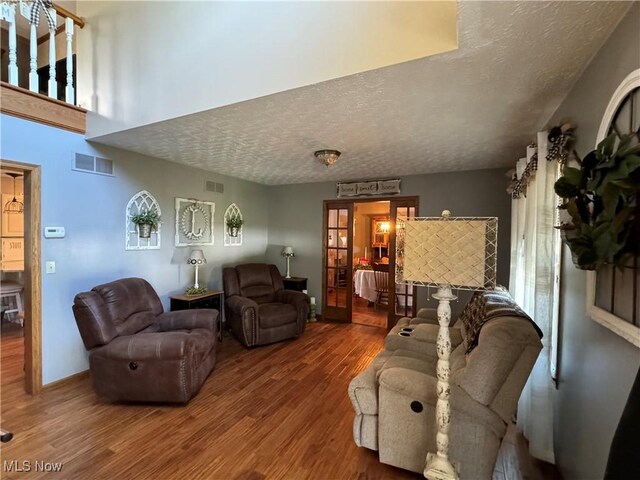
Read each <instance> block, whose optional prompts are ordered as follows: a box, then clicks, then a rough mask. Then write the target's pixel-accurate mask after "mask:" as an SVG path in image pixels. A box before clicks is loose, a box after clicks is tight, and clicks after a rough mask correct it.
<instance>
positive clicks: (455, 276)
mask: <svg viewBox="0 0 640 480" xmlns="http://www.w3.org/2000/svg"><path fill="white" fill-rule="evenodd" d="M397 230H398V239H397V252H396V257H397V267H396V282H397V283H413V284H416V285H424V286H427V285H429V286H430V285H433V286H440V285H449V286H451V287H453V288H458V289H463V290H483V289H491V288H494V287H495V283H496V254H497V230H498V219H497V218H495V217H485V218H481V217H435V218H429V217H425V218H414V219H410V220H405V221H404V222H399V225H398V229H397Z"/></svg>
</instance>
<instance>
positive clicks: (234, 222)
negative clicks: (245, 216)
mask: <svg viewBox="0 0 640 480" xmlns="http://www.w3.org/2000/svg"><path fill="white" fill-rule="evenodd" d="M243 223H244V220H242V218H240V215H232V216H230V217H229V218H227V227H229V228H240V227H242V224H243Z"/></svg>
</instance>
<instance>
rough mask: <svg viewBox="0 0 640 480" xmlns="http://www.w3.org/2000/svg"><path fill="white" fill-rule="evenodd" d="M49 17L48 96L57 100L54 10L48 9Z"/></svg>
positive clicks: (55, 22) (55, 14)
mask: <svg viewBox="0 0 640 480" xmlns="http://www.w3.org/2000/svg"><path fill="white" fill-rule="evenodd" d="M49 15H51V18H52V19H53V29H52V30H49V96H50V97H51V98H58V82H56V26H57V21H58V19H57V15H58V14H57V13H56V10H55V9H54V8H50V9H49ZM45 21H46V19H45Z"/></svg>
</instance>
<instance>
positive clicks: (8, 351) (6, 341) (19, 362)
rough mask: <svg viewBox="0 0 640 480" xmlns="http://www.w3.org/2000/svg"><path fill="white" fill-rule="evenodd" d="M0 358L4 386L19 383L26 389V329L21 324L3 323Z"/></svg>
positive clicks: (0, 338)
mask: <svg viewBox="0 0 640 480" xmlns="http://www.w3.org/2000/svg"><path fill="white" fill-rule="evenodd" d="M0 356H1V358H2V365H1V366H0V374H1V375H2V377H1V378H0V382H1V383H2V386H3V387H4V386H5V385H9V384H12V383H16V382H18V383H19V384H20V385H21V386H22V388H23V389H24V328H23V327H21V326H20V324H18V323H15V322H8V321H3V322H2V335H1V337H0Z"/></svg>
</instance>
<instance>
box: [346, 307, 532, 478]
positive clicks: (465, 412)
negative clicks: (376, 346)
mask: <svg viewBox="0 0 640 480" xmlns="http://www.w3.org/2000/svg"><path fill="white" fill-rule="evenodd" d="M407 326H409V320H408V319H405V320H403V319H401V320H400V322H399V325H398V326H397V327H395V328H394V329H393V330H392V331H391V332H390V333H389V335H388V338H387V342H386V344H385V350H384V351H383V352H381V353H380V354H379V355H378V356H377V357H376V358H375V359H374V361H373V362H372V364H371V365H370V366H369V367H368V368H367V369H366V370H364V371H363V372H362V373H361V374H359V375H358V376H357V377H355V378H354V379H353V380H352V382H351V384H350V385H349V396H350V398H351V401H352V403H353V407H354V409H355V411H356V417H355V420H354V426H353V434H354V440H355V442H356V444H357V445H358V446H363V447H366V448H369V449H372V450H378V452H379V457H380V461H381V462H382V463H386V464H389V465H394V466H396V467H400V468H404V469H407V470H411V471H414V472H420V473H422V472H423V470H424V467H425V464H426V456H427V453H428V452H435V451H436V442H435V439H436V431H437V425H436V421H435V416H436V414H435V406H436V401H437V395H436V382H437V379H436V362H437V356H436V353H435V345H434V343H435V339H436V336H437V330H438V327H437V326H436V325H429V324H412V325H410V326H409V328H413V329H414V332H417V331H420V334H419V335H418V336H417V337H414V335H413V334H412V335H411V337H401V336H400V335H398V333H399V332H400V330H401V328H402V327H407ZM459 329H460V330H459V332H456V333H452V343H453V344H454V351H453V353H452V355H451V378H450V385H451V396H450V403H451V426H450V430H449V438H450V442H449V457H450V459H451V460H452V461H453V462H454V463H457V464H458V466H459V473H460V476H461V478H462V479H465V478H470V479H491V477H492V473H493V469H494V465H495V460H496V457H497V454H498V450H499V448H500V443H501V441H502V438H503V436H504V434H505V432H506V428H507V424H508V422H509V421H511V419H512V417H513V415H514V414H515V411H516V407H517V403H518V399H519V397H520V393H521V392H522V389H523V388H524V385H525V383H526V381H527V378H528V376H529V374H530V372H531V369H532V368H533V365H534V363H535V361H536V358H537V357H538V354H539V352H540V350H541V348H542V344H541V342H540V338H539V334H538V332H537V331H536V327H534V326H533V324H532V323H531V322H529V321H527V320H526V319H523V318H519V317H515V316H496V317H494V318H492V319H491V320H489V321H487V322H486V323H485V324H484V325H483V326H482V329H481V330H480V333H479V336H478V338H477V346H475V348H473V349H472V350H471V351H470V352H469V353H466V352H467V349H468V348H469V345H468V341H466V339H465V333H466V332H465V329H464V325H460V326H459ZM454 330H457V329H452V332H453V331H454ZM394 337H396V338H398V339H399V340H396V338H394ZM429 339H431V341H430V340H429Z"/></svg>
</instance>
